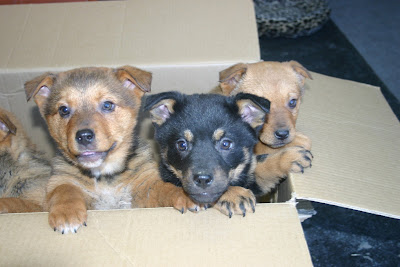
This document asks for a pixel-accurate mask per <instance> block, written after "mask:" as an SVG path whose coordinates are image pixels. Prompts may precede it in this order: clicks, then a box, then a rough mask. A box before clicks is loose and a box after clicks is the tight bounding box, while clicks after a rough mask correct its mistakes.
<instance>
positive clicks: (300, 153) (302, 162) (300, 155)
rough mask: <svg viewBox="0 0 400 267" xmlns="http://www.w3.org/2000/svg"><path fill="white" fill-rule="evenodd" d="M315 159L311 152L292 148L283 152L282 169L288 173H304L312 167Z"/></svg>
mask: <svg viewBox="0 0 400 267" xmlns="http://www.w3.org/2000/svg"><path fill="white" fill-rule="evenodd" d="M313 158H314V157H313V155H312V154H311V152H310V151H309V150H307V149H304V148H303V147H290V148H287V149H286V150H285V151H284V152H283V155H282V160H281V167H282V168H283V169H284V170H287V172H288V173H289V172H294V173H299V172H301V173H304V169H305V168H309V167H311V166H312V164H311V163H312V160H313Z"/></svg>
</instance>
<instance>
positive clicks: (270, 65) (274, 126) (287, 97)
mask: <svg viewBox="0 0 400 267" xmlns="http://www.w3.org/2000/svg"><path fill="white" fill-rule="evenodd" d="M306 79H312V77H311V74H310V73H309V72H308V71H307V69H306V68H305V67H303V66H302V65H301V64H300V63H298V62H296V61H293V60H292V61H289V62H272V61H261V62H257V63H250V64H245V63H238V64H236V65H233V66H231V67H229V68H227V69H225V70H223V71H221V72H220V90H221V92H222V94H224V95H235V94H238V93H248V94H254V95H257V96H260V97H264V98H267V99H269V100H270V101H271V110H270V113H269V114H268V115H267V117H266V119H265V123H264V125H263V127H262V129H261V132H260V137H259V142H258V143H257V145H256V147H255V153H256V154H257V155H260V157H259V158H260V163H259V164H257V168H256V176H257V179H258V182H259V184H260V186H261V187H262V188H263V191H264V192H265V193H268V192H269V191H271V190H272V189H273V188H275V186H276V184H278V183H279V182H280V181H281V180H282V179H284V178H286V177H287V176H288V175H289V173H291V172H303V171H304V169H305V168H308V167H310V166H311V161H312V155H311V153H310V150H311V140H310V139H309V138H308V137H307V136H306V135H304V134H302V133H300V132H298V131H296V121H297V117H298V114H299V110H300V104H301V102H302V98H303V95H304V91H305V89H304V84H305V80H306Z"/></svg>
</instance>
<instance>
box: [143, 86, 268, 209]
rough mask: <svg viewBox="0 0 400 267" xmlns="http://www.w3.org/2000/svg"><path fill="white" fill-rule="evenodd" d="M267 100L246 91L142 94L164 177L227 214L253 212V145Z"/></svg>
mask: <svg viewBox="0 0 400 267" xmlns="http://www.w3.org/2000/svg"><path fill="white" fill-rule="evenodd" d="M269 105H270V103H269V101H268V100H266V99H264V98H260V97H257V96H254V95H250V94H238V95H236V96H233V97H226V96H222V95H215V94H214V95H212V94H203V95H197V94H196V95H184V94H181V93H178V92H166V93H161V94H156V95H151V96H149V97H147V99H146V105H145V108H146V109H148V110H150V114H151V117H152V121H153V124H154V125H155V129H156V131H155V139H156V141H157V142H158V143H159V145H160V150H161V153H160V154H161V164H160V171H161V176H162V178H163V179H164V181H167V182H170V183H173V184H175V185H177V186H182V187H183V188H184V190H185V191H186V192H187V193H188V194H189V196H190V197H191V198H192V199H193V200H194V201H195V202H196V203H200V204H206V205H208V204H211V205H213V206H214V207H215V208H217V209H219V210H220V211H221V212H223V213H225V214H227V215H229V216H232V214H242V215H245V214H246V212H248V211H254V205H255V197H254V194H258V193H259V192H260V189H259V187H258V185H257V184H256V182H255V179H254V168H255V163H256V159H255V155H254V154H253V149H254V145H255V144H256V143H257V140H258V132H259V130H260V129H261V127H262V125H263V123H264V117H265V115H266V113H267V112H268V110H269ZM249 189H250V190H249ZM253 193H254V194H253Z"/></svg>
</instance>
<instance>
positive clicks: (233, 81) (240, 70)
mask: <svg viewBox="0 0 400 267" xmlns="http://www.w3.org/2000/svg"><path fill="white" fill-rule="evenodd" d="M246 72H247V65H246V64H244V63H238V64H236V65H233V66H231V67H229V68H227V69H225V70H223V71H221V72H220V73H219V86H220V87H221V90H222V93H223V94H224V95H230V94H231V92H232V91H233V90H234V89H235V88H236V86H237V85H238V83H239V82H240V80H241V79H242V77H243V76H244V75H245V74H246Z"/></svg>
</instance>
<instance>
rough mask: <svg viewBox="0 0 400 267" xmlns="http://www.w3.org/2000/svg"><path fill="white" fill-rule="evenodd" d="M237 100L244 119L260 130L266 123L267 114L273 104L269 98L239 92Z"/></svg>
mask: <svg viewBox="0 0 400 267" xmlns="http://www.w3.org/2000/svg"><path fill="white" fill-rule="evenodd" d="M235 100H236V104H237V106H238V107H239V114H240V116H242V120H243V121H245V122H247V123H248V124H250V126H251V127H252V128H254V129H255V130H256V131H258V130H259V129H260V128H261V126H262V125H263V124H264V120H265V116H266V115H267V114H268V113H269V109H270V105H271V103H270V102H269V100H268V99H265V98H262V97H259V96H256V95H252V94H246V93H239V94H237V95H236V96H235Z"/></svg>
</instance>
